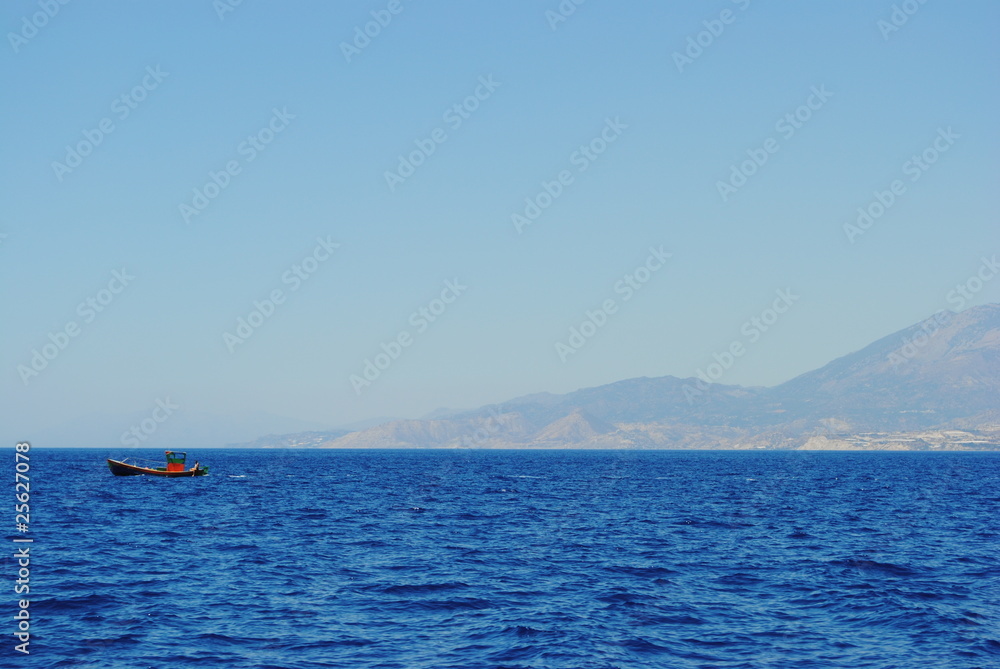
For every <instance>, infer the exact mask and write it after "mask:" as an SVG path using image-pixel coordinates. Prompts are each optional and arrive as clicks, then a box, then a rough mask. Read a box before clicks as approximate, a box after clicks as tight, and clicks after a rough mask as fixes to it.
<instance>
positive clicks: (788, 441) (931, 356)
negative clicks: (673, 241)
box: [240, 304, 1000, 450]
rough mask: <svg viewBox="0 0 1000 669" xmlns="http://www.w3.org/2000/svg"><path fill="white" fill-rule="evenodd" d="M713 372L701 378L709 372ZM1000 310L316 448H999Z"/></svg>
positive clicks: (295, 440)
mask: <svg viewBox="0 0 1000 669" xmlns="http://www.w3.org/2000/svg"><path fill="white" fill-rule="evenodd" d="M709 373H710V372H709ZM998 391H1000V305H997V304H989V305H984V306H980V307H974V308H971V309H968V310H966V311H963V312H961V313H957V314H956V313H952V312H949V311H942V312H939V313H937V314H935V315H933V316H931V317H930V318H928V319H926V320H924V321H921V322H920V323H917V324H915V325H913V326H911V327H909V328H906V329H904V330H901V331H900V332H896V333H894V334H891V335H889V336H887V337H884V338H882V339H879V340H878V341H876V342H874V343H872V344H870V345H869V346H866V347H865V348H863V349H861V350H860V351H857V352H855V353H851V354H849V355H845V356H843V357H841V358H838V359H836V360H834V361H832V362H830V363H829V364H827V365H825V366H824V367H822V368H820V369H817V370H814V371H811V372H808V373H806V374H802V375H801V376H798V377H796V378H794V379H791V380H790V381H787V382H785V383H782V384H780V385H778V386H774V387H769V388H765V387H742V386H735V385H724V384H718V383H711V382H710V380H709V379H708V378H687V379H681V378H677V377H673V376H663V377H657V378H646V377H643V378H635V379H627V380H624V381H618V382H616V383H611V384H607V385H603V386H597V387H594V388H585V389H582V390H578V391H575V392H571V393H567V394H562V395H556V394H550V393H539V394H534V395H528V396H524V397H519V398H516V399H512V400H510V401H508V402H504V403H502V404H500V405H495V406H488V407H482V408H479V409H475V410H471V411H453V412H449V411H437V412H435V413H434V414H433V415H432V416H431V417H428V418H425V419H419V420H393V421H388V422H385V423H382V424H379V425H375V426H372V427H369V428H367V429H361V430H355V431H350V432H347V433H336V432H331V433H328V434H324V433H316V432H312V433H304V434H301V435H294V434H293V435H280V436H272V437H264V438H262V439H258V440H257V441H256V442H253V443H250V444H240V445H241V446H258V447H260V446H285V447H288V446H299V447H320V448H744V449H746V448H781V449H789V448H806V449H894V450H934V449H946V450H956V449H958V450H962V449H965V450H968V449H995V448H1000V399H998V397H1000V395H998Z"/></svg>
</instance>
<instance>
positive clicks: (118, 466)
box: [108, 458, 208, 479]
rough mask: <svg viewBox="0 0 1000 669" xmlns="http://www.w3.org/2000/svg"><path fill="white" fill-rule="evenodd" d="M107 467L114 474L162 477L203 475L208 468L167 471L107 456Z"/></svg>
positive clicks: (206, 472) (173, 477)
mask: <svg viewBox="0 0 1000 669" xmlns="http://www.w3.org/2000/svg"><path fill="white" fill-rule="evenodd" d="M108 469H110V470H111V473H112V474H114V475H115V476H162V477H164V478H171V479H175V478H187V477H190V476H205V475H206V474H208V468H207V467H202V468H199V469H185V470H183V471H179V472H168V471H166V470H164V469H152V468H150V467H139V466H137V465H130V464H128V463H125V462H119V461H118V460H112V459H111V458H108Z"/></svg>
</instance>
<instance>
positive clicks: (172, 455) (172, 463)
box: [167, 451, 187, 472]
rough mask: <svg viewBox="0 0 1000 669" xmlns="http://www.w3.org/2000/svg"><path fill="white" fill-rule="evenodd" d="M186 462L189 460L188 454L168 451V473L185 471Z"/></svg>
mask: <svg viewBox="0 0 1000 669" xmlns="http://www.w3.org/2000/svg"><path fill="white" fill-rule="evenodd" d="M186 460H187V453H180V452H178V451H167V471H168V472H182V471H184V462H185V461H186Z"/></svg>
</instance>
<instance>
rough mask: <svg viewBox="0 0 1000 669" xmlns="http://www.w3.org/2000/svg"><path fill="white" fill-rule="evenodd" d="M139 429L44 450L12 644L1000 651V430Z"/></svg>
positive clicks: (546, 656)
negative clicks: (980, 437) (902, 436)
mask: <svg viewBox="0 0 1000 669" xmlns="http://www.w3.org/2000/svg"><path fill="white" fill-rule="evenodd" d="M189 450H190V449H189ZM129 454H131V455H143V456H145V457H151V458H156V459H161V458H162V451H154V452H149V451H146V452H131V453H128V452H124V451H113V450H112V451H108V450H82V449H81V450H55V449H38V448H35V449H33V450H32V451H31V453H30V455H31V461H30V462H31V494H32V499H31V504H32V513H31V526H30V532H29V534H28V535H27V536H29V537H31V538H33V539H34V541H35V542H34V543H33V544H32V545H31V558H32V559H31V592H30V601H31V604H30V612H31V616H32V617H31V623H32V627H31V632H32V637H31V645H30V650H31V655H30V656H29V657H27V658H26V657H24V656H21V655H19V654H17V653H15V652H13V645H14V643H16V640H15V639H14V638H13V636H10V635H9V634H7V632H13V631H14V623H13V622H12V621H13V613H14V612H15V611H16V609H15V607H16V606H17V604H16V600H17V599H18V596H16V595H14V594H13V592H12V590H13V581H14V578H15V576H14V575H15V573H16V571H17V567H16V566H15V565H14V563H13V561H12V560H11V558H10V555H11V553H12V550H10V547H12V546H14V544H13V543H12V542H11V540H12V539H13V538H14V537H16V536H18V534H17V533H16V532H14V531H13V520H14V519H13V515H14V514H13V509H12V506H13V504H8V513H9V514H10V516H11V517H10V519H9V522H10V524H11V529H10V530H8V532H7V533H6V535H7V539H6V541H7V542H8V548H9V550H8V551H5V552H4V553H5V554H6V556H7V557H6V559H5V563H4V564H5V567H4V574H6V576H5V578H6V579H7V580H8V585H5V586H4V589H3V591H4V592H7V593H8V594H7V596H6V597H3V598H0V606H3V607H5V608H6V609H7V610H8V612H9V613H10V615H9V616H8V615H7V613H4V614H2V615H3V619H4V620H7V621H8V622H7V623H6V624H5V627H7V628H8V629H7V630H5V635H4V638H6V639H7V641H5V642H4V643H5V645H6V646H7V647H6V648H4V649H3V651H2V654H0V658H2V663H3V666H10V667H92V668H94V669H119V668H121V669H125V668H128V669H140V668H146V667H154V668H156V669H185V668H188V667H192V668H193V667H212V668H214V667H220V668H223V667H224V668H227V669H238V668H242V667H248V668H249V667H253V668H281V669H307V668H314V667H345V668H349V669H375V668H380V669H390V668H393V669H395V668H398V669H422V668H428V669H430V668H434V669H447V668H459V667H461V668H463V669H464V668H470V669H471V668H483V669H500V668H507V669H521V668H523V669H527V668H529V667H530V668H538V669H541V668H543V667H546V668H548V667H551V668H567V669H570V668H572V669H590V668H593V669H610V668H612V667H618V668H626V667H627V668H647V667H664V668H668V667H669V668H675V667H676V668H679V669H681V668H683V669H687V668H695V667H697V668H705V669H707V668H709V667H712V668H715V667H718V668H729V669H736V668H757V667H782V668H788V669H793V668H794V669H807V668H813V667H845V668H848V667H849V668H851V669H866V668H872V669H874V668H879V669H888V668H890V667H896V668H899V669H913V668H921V669H950V668H955V669H970V668H973V667H981V668H984V669H985V668H991V669H995V668H997V667H1000V621H998V615H1000V587H998V585H1000V513H998V508H1000V453H992V454H991V453H836V452H759V451H757V452H719V451H712V452H690V451H661V452H655V451H614V452H611V451H599V452H581V451H293V450H273V451H233V450H201V451H194V450H190V456H189V464H191V463H192V462H193V460H194V459H198V460H200V461H201V463H202V464H208V465H210V467H211V474H210V475H209V476H207V477H202V478H192V479H157V478H149V477H127V478H126V477H113V476H111V474H110V472H109V471H108V469H107V466H106V465H105V461H104V458H105V457H108V456H113V457H117V456H123V455H129ZM9 460H10V462H9V463H8V464H6V465H4V466H5V467H7V468H8V470H9V472H11V473H10V476H9V480H10V481H13V478H14V476H13V473H12V472H13V460H14V457H13V452H12V450H11V451H10V452H9ZM11 488H12V490H11V494H12V493H13V485H12V484H11Z"/></svg>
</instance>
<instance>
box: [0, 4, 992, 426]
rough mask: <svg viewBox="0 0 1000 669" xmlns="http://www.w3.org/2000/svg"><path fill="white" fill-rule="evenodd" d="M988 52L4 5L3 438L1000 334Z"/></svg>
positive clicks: (846, 19) (645, 24) (831, 32)
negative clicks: (959, 327)
mask: <svg viewBox="0 0 1000 669" xmlns="http://www.w3.org/2000/svg"><path fill="white" fill-rule="evenodd" d="M998 19H1000V6H998V5H997V4H996V3H991V2H987V1H985V0H980V1H971V2H962V3H944V2H940V1H935V0H929V1H926V2H923V3H921V2H918V1H917V0H910V1H909V2H902V3H895V4H894V3H893V2H889V1H885V2H870V1H865V2H860V1H844V2H815V3H764V2H760V1H759V0H716V1H712V2H690V3H661V2H650V1H644V2H632V3H610V2H602V1H601V0H587V1H586V2H581V3H580V4H576V3H575V2H574V1H573V0H564V1H563V2H562V3H560V2H557V1H556V0H548V1H534V2H526V1H522V0H511V1H510V2H504V3H484V2H455V1H453V2H436V3H430V2H417V1H413V0H398V1H397V0H393V1H391V2H390V1H389V0H379V1H376V2H352V3H347V2H338V3H325V2H294V3H265V2H261V1H259V0H245V1H244V2H241V3H236V1H235V0H218V1H217V2H212V1H211V0H198V1H195V0H185V1H183V2H171V3H150V2H98V3H81V2H70V3H68V4H65V5H63V4H59V3H58V2H57V1H56V0H48V2H47V1H46V0H41V1H36V2H28V1H21V0H19V1H12V2H6V3H3V5H2V7H0V20H2V25H3V31H4V33H5V40H4V41H5V42H6V44H4V45H3V46H2V47H0V51H2V55H0V68H2V69H0V71H2V77H3V91H4V95H3V96H2V99H0V110H2V116H0V118H2V120H3V127H4V130H5V133H4V134H5V138H4V142H3V152H4V158H5V159H4V160H3V161H0V184H2V188H3V200H2V202H3V208H2V210H0V285H2V287H3V289H2V292H0V308H2V313H3V317H2V321H0V322H2V325H0V333H2V342H3V346H2V347H0V356H2V360H0V369H2V370H3V374H2V381H0V406H2V407H3V408H2V421H0V431H2V433H3V435H2V436H3V438H4V439H5V440H6V441H7V442H8V443H13V442H14V441H15V440H21V439H29V440H30V439H32V438H35V439H42V441H43V443H42V444H40V445H46V443H51V444H52V445H73V444H72V443H69V442H68V441H66V437H65V436H63V437H62V438H61V439H63V441H62V442H60V441H59V439H55V438H53V439H50V440H48V441H46V439H48V438H47V437H42V436H40V435H45V434H46V433H47V432H46V431H47V430H49V431H50V430H51V428H52V426H54V425H72V424H74V421H77V422H79V421H91V422H93V421H96V422H97V423H100V424H102V425H105V429H106V430H107V433H108V434H109V435H112V436H111V437H109V438H110V439H111V440H112V442H114V441H116V440H117V439H118V437H117V435H118V433H119V432H122V431H123V430H122V428H127V427H128V425H127V424H125V423H127V422H128V420H131V419H125V418H122V416H140V417H141V416H147V415H148V416H153V417H154V418H155V420H156V421H157V422H158V423H159V422H169V420H172V416H173V415H175V414H183V413H188V414H191V415H194V414H196V413H197V414H199V415H206V416H218V417H230V418H232V417H239V416H248V415H267V416H274V417H282V418H284V419H289V420H291V421H299V422H301V424H302V425H307V424H308V425H311V426H317V427H319V426H326V427H333V426H338V425H344V424H351V423H355V422H357V421H363V420H367V419H370V418H373V417H381V416H392V417H419V416H421V415H425V414H426V413H428V412H431V411H433V410H436V409H439V408H442V407H450V408H456V409H457V408H471V407H476V406H480V405H484V404H491V403H498V402H503V401H504V400H507V399H510V398H512V397H516V396H520V395H524V394H529V393H534V392H541V391H548V392H556V393H563V392H569V391H572V390H575V389H578V388H581V387H589V386H596V385H601V384H605V383H610V382H613V381H617V380H621V379H627V378H633V377H641V376H650V377H656V376H664V375H673V376H677V377H682V378H686V377H690V376H693V375H695V374H696V373H697V372H698V371H699V370H703V369H705V368H706V367H707V366H708V365H709V364H711V363H712V362H715V361H717V360H719V359H720V357H721V358H722V359H726V356H725V352H726V351H730V350H732V347H733V346H734V344H739V347H738V348H739V350H742V351H743V353H742V354H741V355H739V356H733V358H732V360H731V361H728V360H727V362H729V363H730V364H728V365H726V368H725V369H724V371H723V373H722V374H721V375H720V376H719V377H718V378H717V379H716V380H717V381H718V382H720V383H730V384H741V385H774V384H778V383H781V382H783V381H786V380H788V379H791V378H793V377H795V376H796V375H798V374H801V373H804V372H806V371H809V370H811V369H814V368H817V367H820V366H822V365H824V364H826V363H827V362H829V361H830V360H832V359H834V358H836V357H839V356H841V355H845V354H847V353H850V352H852V351H855V350H858V349H860V348H862V347H864V346H865V345H867V344H869V343H871V342H872V341H874V340H875V339H878V338H880V337H883V336H886V335H888V334H890V333H893V332H895V331H897V330H899V329H902V328H904V327H907V326H909V325H912V324H914V323H916V322H918V321H920V320H921V319H924V318H926V317H928V316H930V315H932V314H934V313H935V312H937V311H939V310H941V309H963V308H968V307H969V306H974V305H977V304H984V303H989V302H996V301H1000V281H997V282H993V283H991V282H990V281H988V280H987V281H982V280H979V281H976V280H974V277H976V276H983V275H984V274H977V273H979V272H980V270H981V267H982V266H983V264H984V262H986V263H989V262H991V259H992V258H993V257H994V254H995V253H997V252H998V251H1000V248H998V246H1000V245H998V243H997V242H998V239H997V227H996V214H997V211H998V196H1000V189H998V188H997V182H998V176H1000V170H998V161H997V156H998V155H1000V141H998V140H1000V131H998V126H997V123H996V120H995V118H996V110H997V108H998V106H1000V105H998V102H1000V95H998V86H997V65H998V55H1000V43H998V42H997V40H996V39H995V36H996V33H997V28H998ZM988 273H989V272H986V274H988ZM970 281H971V283H970ZM960 285H961V286H963V287H966V293H967V296H961V297H957V298H956V294H955V293H954V292H953V291H954V290H955V288H956V287H957V286H960ZM972 289H975V290H972ZM949 295H950V297H951V299H949ZM754 319H756V320H754ZM158 402H161V403H162V402H167V403H168V406H176V407H180V408H179V409H176V410H167V409H163V408H162V405H161V404H158ZM161 418H162V419H163V421H161ZM220 420H222V419H221V418H220ZM234 420H238V418H236V419H234ZM102 421H103V423H102ZM122 421H125V423H123V422H122ZM265 422H266V421H265ZM296 424H298V423H296ZM260 429H261V430H266V429H270V427H261V428H260ZM57 442H58V443H57ZM123 443H124V442H123Z"/></svg>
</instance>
